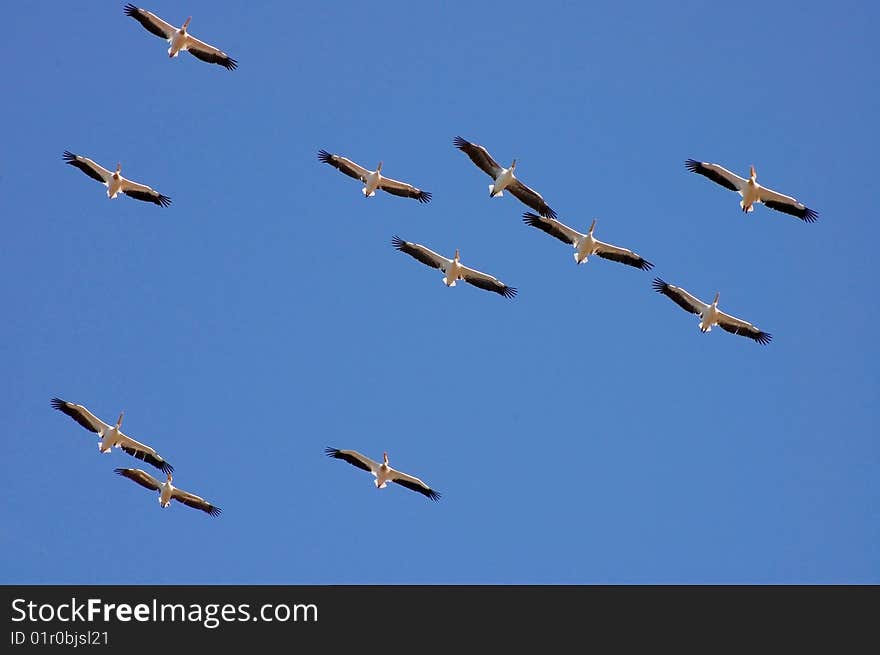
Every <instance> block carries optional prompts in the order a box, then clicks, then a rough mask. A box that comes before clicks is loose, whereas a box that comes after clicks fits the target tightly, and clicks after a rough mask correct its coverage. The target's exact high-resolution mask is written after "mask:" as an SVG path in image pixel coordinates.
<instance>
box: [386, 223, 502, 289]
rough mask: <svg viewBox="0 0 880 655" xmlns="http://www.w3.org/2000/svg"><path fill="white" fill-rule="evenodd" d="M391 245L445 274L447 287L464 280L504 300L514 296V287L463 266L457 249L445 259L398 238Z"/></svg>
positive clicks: (418, 245)
mask: <svg viewBox="0 0 880 655" xmlns="http://www.w3.org/2000/svg"><path fill="white" fill-rule="evenodd" d="M391 245H392V246H394V247H395V248H397V249H398V250H399V251H400V252H405V253H406V254H407V255H409V256H410V257H415V258H416V259H418V260H419V261H420V262H422V263H423V264H427V265H428V266H431V267H433V268H439V269H440V270H441V271H443V272H444V273H445V274H446V276H445V277H444V278H443V284H445V285H446V286H447V287H454V286H455V282H456V280H464V281H465V282H467V283H468V284H473V285H474V286H475V287H480V288H481V289H485V290H486V291H494V292H495V293H500V294H501V295H502V296H504V297H505V298H513V297H514V296H515V295H516V289H515V288H514V287H509V286H507V285H506V284H504V283H503V282H501V280H499V279H497V278H494V277H492V276H491V275H486V274H485V273H481V272H480V271H476V270H474V269H472V268H468V267H467V266H463V265H462V264H461V262H460V261H459V253H458V249H457V248H456V250H455V257H453V258H452V259H447V258H446V257H443V256H442V255H438V254H437V253H436V252H434V251H433V250H429V249H428V248H425V246H423V245H421V244H418V243H412V242H410V241H404V240H403V239H401V238H400V237H398V236H395V237H394V238H393V239H391Z"/></svg>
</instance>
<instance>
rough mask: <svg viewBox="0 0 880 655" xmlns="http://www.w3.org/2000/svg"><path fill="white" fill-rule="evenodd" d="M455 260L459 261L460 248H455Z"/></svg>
mask: <svg viewBox="0 0 880 655" xmlns="http://www.w3.org/2000/svg"><path fill="white" fill-rule="evenodd" d="M455 261H458V248H456V249H455Z"/></svg>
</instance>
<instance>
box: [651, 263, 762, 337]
mask: <svg viewBox="0 0 880 655" xmlns="http://www.w3.org/2000/svg"><path fill="white" fill-rule="evenodd" d="M653 286H654V290H655V291H657V292H658V293H662V294H663V295H664V296H667V297H668V298H671V299H672V300H673V301H674V302H675V304H676V305H678V306H679V307H681V308H682V309H685V310H687V311H689V312H690V313H691V314H696V315H697V316H699V317H700V331H701V332H711V331H712V326H713V325H717V326H718V327H720V328H721V329H722V330H726V331H727V332H730V333H731V334H739V335H740V336H743V337H748V338H749V339H754V340H755V341H757V342H758V343H760V344H765V345H766V344H768V343H770V340H771V339H772V338H773V335H772V334H768V333H767V332H762V331H761V330H759V329H758V328H756V327H755V326H754V325H752V324H751V323H747V322H746V321H744V320H742V319H740V318H737V317H736V316H731V315H730V314H725V313H724V312H722V311H721V310H720V309H718V298H719V297H720V296H721V294H720V293H716V294H715V300H713V301H712V304H711V305H707V304H706V303H704V302H703V301H702V300H699V299H698V298H694V297H693V296H692V295H691V294H689V293H688V292H687V291H685V290H684V289H682V288H681V287H674V286H672V285H671V284H666V282H664V281H663V280H661V279H660V278H659V277H657V278H654V283H653Z"/></svg>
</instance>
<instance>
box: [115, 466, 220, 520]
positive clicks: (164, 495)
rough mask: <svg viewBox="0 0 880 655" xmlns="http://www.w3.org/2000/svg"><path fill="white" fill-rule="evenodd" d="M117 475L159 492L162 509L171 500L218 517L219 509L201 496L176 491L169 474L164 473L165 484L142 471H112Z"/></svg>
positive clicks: (119, 469)
mask: <svg viewBox="0 0 880 655" xmlns="http://www.w3.org/2000/svg"><path fill="white" fill-rule="evenodd" d="M113 470H114V471H115V472H116V473H118V474H119V475H122V476H124V477H126V478H128V479H129V480H133V481H135V482H137V483H138V484H139V485H141V486H142V487H146V488H147V489H152V490H153V491H158V492H159V504H160V505H161V506H162V507H168V505H169V503H171V501H172V500H176V501H178V502H180V503H183V504H184V505H188V506H189V507H195V508H196V509H200V510H202V511H203V512H207V513H208V514H210V515H211V516H219V515H220V511H221V510H220V508H219V507H214V505H212V504H211V503H209V502H208V501H207V500H205V499H204V498H202V497H201V496H196V495H195V494H191V493H189V492H188V491H184V490H183V489H178V488H177V487H175V486H174V485H173V484H171V481H172V476H171V473H166V474H165V475H166V476H167V480H166V481H165V482H159V481H158V480H157V479H156V478H154V477H153V476H152V475H150V474H149V473H147V472H146V471H143V470H141V469H123V468H118V469H113Z"/></svg>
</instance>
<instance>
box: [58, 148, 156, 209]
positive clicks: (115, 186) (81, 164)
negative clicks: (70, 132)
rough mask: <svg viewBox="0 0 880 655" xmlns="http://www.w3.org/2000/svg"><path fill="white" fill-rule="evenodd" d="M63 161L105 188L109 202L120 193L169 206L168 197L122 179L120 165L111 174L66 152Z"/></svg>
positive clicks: (101, 167)
mask: <svg viewBox="0 0 880 655" xmlns="http://www.w3.org/2000/svg"><path fill="white" fill-rule="evenodd" d="M64 161H66V162H67V163H68V164H70V165H71V166H75V167H76V168H78V169H79V170H81V171H82V172H83V173H85V174H86V175H88V176H89V177H90V178H92V179H93V180H98V182H100V183H101V184H103V185H104V186H105V187H107V197H108V198H110V200H113V199H114V198H115V197H116V196H117V195H118V194H119V192H120V191H121V192H122V193H124V194H125V195H127V196H130V197H132V198H134V199H135V200H143V201H145V202H152V203H155V204H157V205H159V206H160V207H167V206H168V205H170V204H171V198H169V197H168V196H165V195H162V194H161V193H159V192H158V191H155V190H154V189H152V188H150V187H148V186H147V185H145V184H138V183H137V182H132V181H131V180H127V179H125V178H124V177H122V175H121V174H120V171H121V170H122V164H121V163H120V164H116V172H115V173H111V172H110V171H108V170H107V169H106V168H104V167H103V166H98V164H96V163H95V162H93V161H92V160H91V159H89V158H88V157H80V156H79V155H75V154H73V153H72V152H69V151H67V150H65V151H64Z"/></svg>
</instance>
